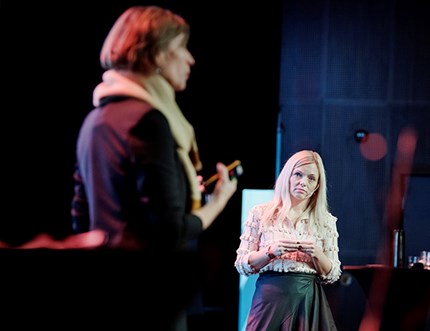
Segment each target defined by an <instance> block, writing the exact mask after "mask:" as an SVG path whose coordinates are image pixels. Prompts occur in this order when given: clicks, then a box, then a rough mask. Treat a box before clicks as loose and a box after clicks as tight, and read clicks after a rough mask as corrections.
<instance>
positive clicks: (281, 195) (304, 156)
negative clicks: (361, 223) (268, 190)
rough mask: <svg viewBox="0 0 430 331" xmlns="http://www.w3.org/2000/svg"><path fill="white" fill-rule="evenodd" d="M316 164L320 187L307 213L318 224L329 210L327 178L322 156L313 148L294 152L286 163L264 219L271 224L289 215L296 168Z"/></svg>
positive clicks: (310, 200)
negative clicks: (291, 185)
mask: <svg viewBox="0 0 430 331" xmlns="http://www.w3.org/2000/svg"><path fill="white" fill-rule="evenodd" d="M312 163H313V164H315V165H316V166H317V168H318V172H319V179H318V187H317V190H316V191H315V192H314V194H313V195H312V196H311V197H310V199H309V203H308V205H307V207H306V209H305V211H304V212H305V213H307V214H308V215H309V218H310V219H311V220H313V221H315V223H316V224H317V226H318V225H322V224H320V221H321V220H323V219H324V218H325V217H326V216H327V213H328V212H329V208H328V202H327V180H326V174H325V168H324V164H323V161H322V159H321V156H320V155H319V154H318V153H317V152H314V151H311V150H301V151H299V152H297V153H295V154H293V155H292V156H291V157H290V158H289V159H288V160H287V162H286V163H285V165H284V167H283V168H282V171H281V173H280V174H279V176H278V179H277V180H276V183H275V186H274V194H273V198H272V200H271V201H270V202H269V204H268V207H267V208H266V210H265V211H264V213H263V216H262V221H263V223H265V224H269V223H270V222H272V220H274V219H276V220H277V221H282V220H284V219H285V218H286V217H287V213H288V211H289V210H290V208H291V196H290V177H291V174H292V173H293V171H294V169H295V168H297V167H300V166H302V165H305V164H312Z"/></svg>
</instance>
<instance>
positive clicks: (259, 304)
mask: <svg viewBox="0 0 430 331" xmlns="http://www.w3.org/2000/svg"><path fill="white" fill-rule="evenodd" d="M246 330H247V331H336V330H337V329H336V325H335V322H334V319H333V315H332V313H331V309H330V306H329V303H328V301H327V297H326V295H325V293H324V289H323V288H322V284H321V282H320V280H319V278H318V276H316V275H311V274H305V273H284V272H265V273H262V274H260V275H259V277H258V279H257V281H256V284H255V293H254V296H253V298H252V303H251V309H250V312H249V315H248V321H247V325H246Z"/></svg>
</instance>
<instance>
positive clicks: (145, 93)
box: [93, 70, 202, 210]
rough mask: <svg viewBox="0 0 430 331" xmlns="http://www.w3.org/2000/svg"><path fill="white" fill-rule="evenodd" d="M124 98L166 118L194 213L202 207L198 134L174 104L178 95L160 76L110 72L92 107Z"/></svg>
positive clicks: (95, 92)
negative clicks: (116, 97)
mask: <svg viewBox="0 0 430 331" xmlns="http://www.w3.org/2000/svg"><path fill="white" fill-rule="evenodd" d="M113 95H121V96H130V97H134V98H137V99H141V100H144V101H146V102H148V103H149V104H150V105H152V106H153V107H154V108H155V109H157V110H159V111H160V112H161V113H162V114H163V115H164V116H166V118H167V121H168V122H169V126H170V129H171V130H172V135H173V138H174V139H175V141H176V145H177V149H176V150H177V153H178V155H179V159H180V160H181V162H182V164H183V166H184V169H185V173H186V176H187V178H188V181H189V183H190V187H191V201H192V210H194V209H197V208H199V207H200V206H201V191H200V189H199V182H198V180H197V171H199V170H201V169H202V164H201V161H200V158H199V152H198V148H197V142H196V138H195V132H194V128H193V127H192V125H191V124H190V123H189V122H188V121H187V119H186V118H185V116H184V115H183V113H182V111H181V110H180V108H179V106H178V104H177V103H176V100H175V91H174V90H173V88H172V86H171V85H170V84H169V83H168V82H167V81H166V80H165V79H164V78H163V77H162V76H161V75H152V76H149V77H144V76H140V75H136V74H134V73H132V72H128V71H127V72H123V71H116V70H108V71H106V72H105V73H104V74H103V81H102V82H101V83H100V84H99V85H97V86H96V88H95V89H94V92H93V104H94V106H95V107H98V106H99V105H100V100H101V99H102V98H104V97H107V96H113Z"/></svg>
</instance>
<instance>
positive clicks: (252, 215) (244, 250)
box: [234, 208, 260, 276]
mask: <svg viewBox="0 0 430 331" xmlns="http://www.w3.org/2000/svg"><path fill="white" fill-rule="evenodd" d="M259 224H260V218H259V217H258V216H257V214H256V209H255V208H252V209H251V211H250V212H249V216H248V218H247V219H246V221H245V223H244V227H243V233H242V235H241V236H240V244H239V248H238V249H237V250H236V254H237V255H236V261H235V263H234V266H235V267H236V269H237V271H238V272H239V274H241V275H244V276H249V275H252V274H255V273H257V271H256V270H255V269H254V268H253V267H252V266H251V265H250V264H249V262H248V260H249V255H250V254H251V253H252V252H254V251H257V250H258V247H259V243H260V234H259Z"/></svg>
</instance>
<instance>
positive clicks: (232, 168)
mask: <svg viewBox="0 0 430 331" xmlns="http://www.w3.org/2000/svg"><path fill="white" fill-rule="evenodd" d="M227 169H228V173H229V175H230V177H239V176H241V175H242V174H243V167H242V164H241V162H240V161H239V160H236V161H234V162H232V163H230V164H229V165H228V166H227ZM218 179H219V175H218V174H217V173H216V174H215V175H212V176H211V177H209V179H208V180H206V181H204V182H203V185H204V186H205V187H207V186H208V185H210V184H212V183H213V182H215V181H216V180H218Z"/></svg>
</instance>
